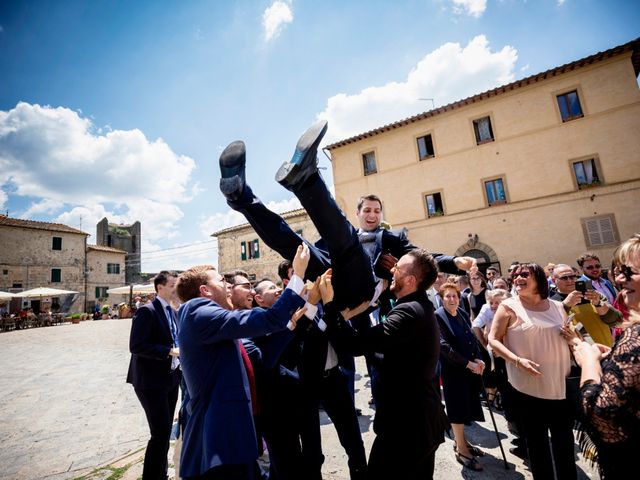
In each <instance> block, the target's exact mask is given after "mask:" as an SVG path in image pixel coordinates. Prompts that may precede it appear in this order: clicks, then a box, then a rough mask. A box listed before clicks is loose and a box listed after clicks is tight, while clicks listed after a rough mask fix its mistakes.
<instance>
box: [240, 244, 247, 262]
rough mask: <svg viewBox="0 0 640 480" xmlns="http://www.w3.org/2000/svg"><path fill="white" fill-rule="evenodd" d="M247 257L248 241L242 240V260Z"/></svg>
mask: <svg viewBox="0 0 640 480" xmlns="http://www.w3.org/2000/svg"><path fill="white" fill-rule="evenodd" d="M246 259H247V242H240V260H246Z"/></svg>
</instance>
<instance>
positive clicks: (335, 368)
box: [322, 365, 340, 378]
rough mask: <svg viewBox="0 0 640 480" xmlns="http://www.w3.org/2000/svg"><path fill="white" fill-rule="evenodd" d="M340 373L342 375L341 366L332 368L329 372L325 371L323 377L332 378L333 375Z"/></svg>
mask: <svg viewBox="0 0 640 480" xmlns="http://www.w3.org/2000/svg"><path fill="white" fill-rule="evenodd" d="M338 373H340V366H339V365H336V366H335V367H333V368H330V369H329V370H325V371H324V372H322V377H323V378H327V377H330V376H332V375H336V374H338Z"/></svg>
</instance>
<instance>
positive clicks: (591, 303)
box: [551, 264, 622, 347]
mask: <svg viewBox="0 0 640 480" xmlns="http://www.w3.org/2000/svg"><path fill="white" fill-rule="evenodd" d="M553 280H554V282H555V284H556V290H557V292H556V294H555V295H554V296H552V297H551V299H552V300H557V301H559V302H562V305H564V308H565V310H566V311H567V313H574V314H575V317H574V319H573V323H574V325H577V324H582V326H583V327H584V329H585V330H586V331H587V333H588V334H589V336H590V337H591V338H592V339H593V341H594V342H596V343H601V344H603V345H607V346H609V347H610V346H611V345H613V337H612V336H611V327H612V326H614V325H615V324H617V323H619V322H620V321H622V314H621V313H620V312H619V311H618V310H616V309H615V308H613V307H612V306H611V305H610V304H609V303H608V301H607V298H606V297H605V296H604V295H602V294H601V293H599V292H597V291H596V290H592V289H587V290H586V291H585V293H584V294H582V293H581V292H579V291H577V290H576V274H575V272H574V271H573V268H571V267H570V266H569V265H565V264H559V265H556V266H555V268H554V269H553Z"/></svg>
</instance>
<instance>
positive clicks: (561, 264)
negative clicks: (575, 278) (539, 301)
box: [552, 263, 573, 278]
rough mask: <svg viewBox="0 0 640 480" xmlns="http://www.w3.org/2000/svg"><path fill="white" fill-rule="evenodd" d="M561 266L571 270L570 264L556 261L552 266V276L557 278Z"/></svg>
mask: <svg viewBox="0 0 640 480" xmlns="http://www.w3.org/2000/svg"><path fill="white" fill-rule="evenodd" d="M561 268H570V269H571V271H573V267H572V266H571V265H567V264H566V263H558V264H557V265H556V266H555V267H553V273H552V275H553V278H558V270H560V269H561Z"/></svg>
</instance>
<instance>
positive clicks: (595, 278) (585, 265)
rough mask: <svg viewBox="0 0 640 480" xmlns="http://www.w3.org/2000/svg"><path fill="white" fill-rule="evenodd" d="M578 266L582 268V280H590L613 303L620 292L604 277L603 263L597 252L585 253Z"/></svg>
mask: <svg viewBox="0 0 640 480" xmlns="http://www.w3.org/2000/svg"><path fill="white" fill-rule="evenodd" d="M577 263H578V266H579V267H580V268H581V269H582V273H583V275H582V277H580V280H584V281H589V282H591V284H592V285H593V288H594V289H595V290H597V291H598V292H600V293H601V294H603V295H604V296H605V297H606V298H607V301H608V302H609V303H613V302H614V300H615V299H616V295H617V294H618V292H617V291H616V289H615V287H614V286H613V285H612V284H611V282H610V281H609V280H607V279H606V278H603V277H602V265H601V264H600V259H599V258H598V256H597V255H596V254H595V253H585V254H583V255H580V257H579V258H578V260H577Z"/></svg>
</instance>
